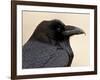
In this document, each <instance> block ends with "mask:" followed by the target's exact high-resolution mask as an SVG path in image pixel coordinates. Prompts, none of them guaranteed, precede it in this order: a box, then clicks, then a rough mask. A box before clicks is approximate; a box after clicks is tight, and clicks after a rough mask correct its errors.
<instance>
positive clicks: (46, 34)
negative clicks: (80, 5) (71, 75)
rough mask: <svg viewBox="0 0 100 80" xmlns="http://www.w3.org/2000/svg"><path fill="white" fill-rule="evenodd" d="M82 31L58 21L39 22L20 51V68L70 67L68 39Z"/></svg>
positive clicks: (71, 54)
mask: <svg viewBox="0 0 100 80" xmlns="http://www.w3.org/2000/svg"><path fill="white" fill-rule="evenodd" d="M82 33H84V31H83V30H81V29H79V28H77V27H74V26H70V25H67V26H66V25H65V24H64V23H62V22H61V21H60V20H56V19H55V20H51V21H43V22H41V23H40V24H39V25H38V26H37V28H36V29H35V31H34V32H33V34H32V36H31V37H30V39H29V40H28V41H27V43H26V44H25V45H24V46H23V49H22V68H43V67H64V66H71V63H72V60H73V51H72V49H71V46H70V42H69V38H70V36H72V35H75V34H82Z"/></svg>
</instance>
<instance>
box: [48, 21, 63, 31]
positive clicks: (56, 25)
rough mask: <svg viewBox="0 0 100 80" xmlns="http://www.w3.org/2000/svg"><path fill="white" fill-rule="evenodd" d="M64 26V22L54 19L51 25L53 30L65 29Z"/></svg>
mask: <svg viewBox="0 0 100 80" xmlns="http://www.w3.org/2000/svg"><path fill="white" fill-rule="evenodd" d="M64 26H65V25H64V23H62V22H61V21H59V20H52V21H51V22H50V25H49V27H50V29H52V30H64Z"/></svg>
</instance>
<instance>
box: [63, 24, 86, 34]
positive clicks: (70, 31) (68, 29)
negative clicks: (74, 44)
mask: <svg viewBox="0 0 100 80" xmlns="http://www.w3.org/2000/svg"><path fill="white" fill-rule="evenodd" d="M79 34H85V32H84V31H83V30H82V29H80V28H78V27H75V26H65V31H64V32H63V35H64V36H72V35H79Z"/></svg>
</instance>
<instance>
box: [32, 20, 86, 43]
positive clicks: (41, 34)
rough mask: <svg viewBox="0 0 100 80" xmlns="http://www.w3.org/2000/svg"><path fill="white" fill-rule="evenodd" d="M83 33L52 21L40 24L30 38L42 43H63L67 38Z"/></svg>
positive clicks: (72, 27) (73, 27) (58, 21)
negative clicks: (51, 41)
mask: <svg viewBox="0 0 100 80" xmlns="http://www.w3.org/2000/svg"><path fill="white" fill-rule="evenodd" d="M83 33H85V32H84V31H83V30H82V29H80V28H78V27H75V26H70V25H65V24H64V23H63V22H61V21H60V20H57V19H54V20H50V21H43V22H41V23H40V24H39V25H38V26H37V28H36V29H35V31H34V34H33V36H32V37H31V38H35V39H37V40H40V41H44V42H49V41H50V40H55V41H63V40H65V39H66V38H67V37H68V38H69V37H70V36H72V35H76V34H83Z"/></svg>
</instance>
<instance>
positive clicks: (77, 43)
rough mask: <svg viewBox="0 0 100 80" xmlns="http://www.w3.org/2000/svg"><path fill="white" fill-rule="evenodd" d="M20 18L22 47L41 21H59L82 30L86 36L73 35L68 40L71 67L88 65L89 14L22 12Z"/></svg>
mask: <svg viewBox="0 0 100 80" xmlns="http://www.w3.org/2000/svg"><path fill="white" fill-rule="evenodd" d="M22 16H23V21H22V25H23V32H22V36H23V37H22V42H23V45H24V44H25V43H26V42H27V40H28V39H29V38H30V36H31V35H32V33H33V32H34V29H35V28H36V27H37V25H38V24H39V23H40V22H42V21H43V20H52V19H59V20H61V21H62V22H63V23H64V24H66V25H73V26H76V27H80V28H81V29H83V30H84V31H85V33H86V35H75V36H72V37H71V39H70V43H71V47H72V50H73V52H74V59H73V62H72V66H88V65H89V14H78V13H77V14H76V13H52V12H32V11H23V13H22Z"/></svg>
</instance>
